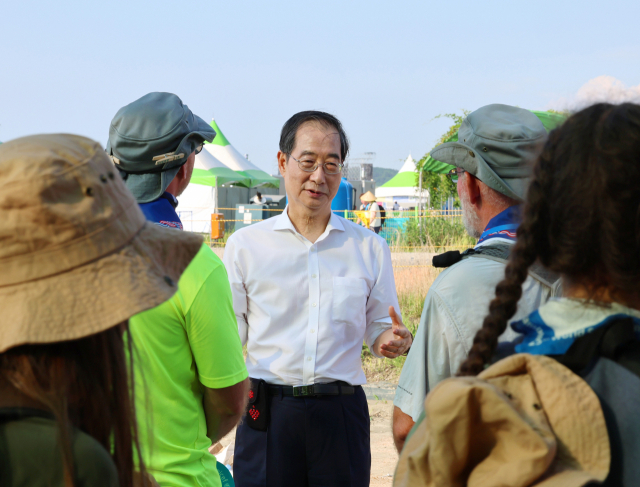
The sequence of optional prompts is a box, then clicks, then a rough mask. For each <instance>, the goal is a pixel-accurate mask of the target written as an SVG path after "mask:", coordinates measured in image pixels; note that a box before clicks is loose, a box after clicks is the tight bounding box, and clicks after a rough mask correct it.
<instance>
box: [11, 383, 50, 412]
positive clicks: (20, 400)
mask: <svg viewBox="0 0 640 487" xmlns="http://www.w3.org/2000/svg"><path fill="white" fill-rule="evenodd" d="M10 407H14V408H32V409H42V410H44V411H46V410H47V408H46V406H44V405H43V404H42V403H40V402H38V401H36V400H35V399H31V398H30V397H29V396H27V395H25V394H23V393H22V392H20V391H19V390H17V389H16V388H15V387H13V386H12V385H11V384H10V383H9V382H7V381H5V380H2V379H0V408H10Z"/></svg>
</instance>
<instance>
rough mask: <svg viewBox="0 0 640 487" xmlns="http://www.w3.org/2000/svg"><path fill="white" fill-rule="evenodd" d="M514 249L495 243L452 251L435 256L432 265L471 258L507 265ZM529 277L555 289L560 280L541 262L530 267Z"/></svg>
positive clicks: (445, 264)
mask: <svg viewBox="0 0 640 487" xmlns="http://www.w3.org/2000/svg"><path fill="white" fill-rule="evenodd" d="M512 247H513V245H512V244H505V243H494V244H491V245H483V246H482V247H480V248H478V249H467V250H465V251H464V252H462V253H460V251H458V250H451V251H449V252H445V253H443V254H440V255H436V256H434V257H433V259H432V264H433V266H434V267H450V266H452V265H453V264H456V263H458V262H460V261H461V260H463V259H467V258H469V257H479V258H482V259H488V260H493V261H495V262H501V263H503V264H506V263H507V261H508V260H509V254H510V253H511V248H512ZM529 275H530V276H531V277H533V278H534V279H535V280H536V281H538V282H540V283H542V284H544V285H545V286H547V287H549V288H553V287H554V285H555V284H556V283H557V282H558V280H559V279H560V278H559V276H558V275H557V274H555V273H553V272H551V271H549V270H547V269H545V268H544V267H543V266H542V264H540V263H539V262H535V263H534V264H533V265H532V266H531V267H529Z"/></svg>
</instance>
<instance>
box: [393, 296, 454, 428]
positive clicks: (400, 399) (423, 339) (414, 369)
mask: <svg viewBox="0 0 640 487" xmlns="http://www.w3.org/2000/svg"><path fill="white" fill-rule="evenodd" d="M455 329H456V328H455V326H454V324H453V321H452V318H451V316H450V314H449V313H448V311H447V308H446V305H445V303H444V302H443V300H442V298H441V297H440V296H439V295H438V293H437V292H436V291H435V290H434V289H431V290H429V292H428V293H427V297H426V299H425V302H424V308H423V309H422V315H421V317H420V325H419V326H418V331H417V332H416V336H415V339H414V341H413V344H412V345H411V350H410V351H409V354H408V356H407V360H406V361H405V363H404V366H403V368H402V372H401V374H400V380H399V381H398V387H397V389H396V397H395V399H394V401H393V404H394V406H396V407H398V408H399V409H400V410H402V412H403V413H405V414H407V415H409V416H411V417H412V418H413V420H414V421H416V420H417V419H418V417H419V416H420V414H421V413H422V412H423V411H424V399H425V397H426V395H427V393H428V392H429V391H430V390H431V389H433V388H434V387H435V386H436V384H438V382H440V381H442V380H444V379H446V378H448V377H451V370H452V363H453V364H455V363H461V362H462V360H464V358H465V357H466V352H465V351H464V346H463V345H462V344H461V343H459V341H456V340H454V341H453V343H451V339H450V337H451V335H450V333H449V332H451V331H453V332H454V333H455Z"/></svg>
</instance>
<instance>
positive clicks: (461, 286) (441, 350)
mask: <svg viewBox="0 0 640 487" xmlns="http://www.w3.org/2000/svg"><path fill="white" fill-rule="evenodd" d="M458 134H459V135H458V139H459V140H458V142H449V143H446V144H442V145H440V146H438V147H437V148H435V149H434V150H433V151H432V152H431V156H432V157H433V158H434V159H436V160H438V161H442V162H446V163H447V164H451V165H453V166H455V169H453V170H452V171H451V173H450V176H449V177H450V178H451V179H452V181H453V182H454V183H456V187H457V191H458V195H459V197H460V201H461V203H462V212H463V223H464V226H465V229H466V230H467V232H468V233H469V235H470V236H472V237H473V238H477V239H479V241H478V244H477V245H476V246H475V249H477V250H480V251H482V250H483V249H484V250H485V251H486V252H493V253H492V254H491V255H493V256H495V255H496V253H498V254H499V253H501V252H502V253H503V254H506V257H508V253H509V251H510V249H511V247H512V246H513V244H514V243H515V241H516V231H517V228H518V226H519V224H520V218H521V210H522V202H523V200H524V196H525V192H526V189H527V185H528V182H529V175H530V173H531V164H530V163H531V162H532V161H533V160H534V159H535V158H536V157H537V155H538V152H539V151H540V149H541V148H542V144H543V143H544V141H545V140H546V137H547V132H546V130H545V128H544V126H543V125H542V122H541V121H540V120H539V119H538V117H536V116H535V115H534V114H533V113H531V112H530V111H529V110H524V109H522V108H516V107H511V106H507V105H498V104H494V105H487V106H485V107H482V108H479V109H478V110H476V111H474V112H472V113H471V114H469V115H468V116H467V118H466V119H465V120H464V121H463V122H462V125H461V127H460V130H459V132H458ZM479 255H482V254H479ZM459 257H460V256H459V255H458V259H459ZM449 265H450V267H449V268H448V269H446V270H444V271H443V272H442V273H441V274H440V275H439V276H438V277H437V279H436V280H435V282H434V283H433V284H432V285H431V287H430V288H429V292H428V293H427V296H426V299H425V302H424V309H423V311H422V316H421V318H420V325H419V327H418V332H417V333H416V337H415V343H414V345H413V346H412V347H411V352H410V353H409V355H408V357H407V360H406V362H405V365H404V367H403V369H402V373H401V375H400V380H399V383H398V388H397V390H396V397H395V400H394V406H395V407H394V413H393V434H394V440H395V443H396V447H397V448H398V450H401V449H402V445H403V444H404V441H405V438H406V436H407V434H408V433H409V431H410V430H411V428H412V427H413V424H414V422H415V421H416V419H417V418H418V417H419V416H420V414H421V413H422V412H423V411H424V398H425V396H426V394H427V392H428V391H430V390H431V389H433V388H434V387H435V386H436V384H438V382H440V381H442V380H443V379H446V378H448V377H450V376H451V375H453V374H455V373H456V371H457V370H458V368H459V367H460V364H461V363H462V362H463V361H464V360H465V359H466V357H467V355H468V353H469V350H470V349H471V346H472V345H473V337H474V336H475V333H476V332H477V331H478V330H479V328H480V326H481V325H482V318H483V317H484V315H485V313H486V310H487V308H488V306H489V303H490V302H491V300H492V299H493V295H494V289H495V286H496V284H497V283H498V282H500V281H501V280H502V278H503V277H504V270H505V266H506V259H504V260H501V261H500V260H490V259H489V258H481V257H480V256H477V257H473V256H470V257H468V258H464V259H462V260H459V261H458V262H455V263H454V262H450V263H449ZM554 280H555V279H554ZM552 285H553V284H552V283H550V282H549V281H548V280H545V279H543V278H542V279H541V276H540V275H539V274H537V275H536V276H534V275H530V276H528V277H527V279H526V281H525V282H524V285H523V293H522V298H521V299H520V301H519V303H518V309H517V312H516V314H515V318H516V319H520V318H523V317H525V316H527V315H528V314H529V313H531V312H532V311H533V310H535V309H537V308H538V307H539V306H540V305H541V304H543V303H545V302H546V301H547V300H548V298H549V297H550V296H551V294H552ZM515 338H516V333H515V332H513V331H512V330H509V331H507V333H505V334H504V335H503V337H502V340H506V341H512V340H514V339H515Z"/></svg>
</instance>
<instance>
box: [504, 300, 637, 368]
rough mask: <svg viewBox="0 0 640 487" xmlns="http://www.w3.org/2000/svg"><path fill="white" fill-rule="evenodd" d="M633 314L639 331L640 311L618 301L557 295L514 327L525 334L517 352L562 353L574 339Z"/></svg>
mask: <svg viewBox="0 0 640 487" xmlns="http://www.w3.org/2000/svg"><path fill="white" fill-rule="evenodd" d="M627 317H631V318H632V319H633V321H634V325H635V330H636V335H638V334H640V311H638V310H635V309H632V308H627V307H626V306H623V305H622V304H619V303H611V304H609V305H602V304H595V303H593V302H589V301H586V300H583V299H573V298H554V299H551V300H549V301H548V302H547V303H545V304H544V305H542V306H541V307H540V308H539V309H538V310H537V311H534V312H533V313H531V314H530V315H529V316H527V317H526V318H524V319H523V320H520V321H516V322H513V323H511V328H513V329H514V330H515V331H516V332H518V333H521V334H523V335H524V336H523V339H522V343H520V344H518V345H517V346H516V352H518V353H531V354H534V355H562V354H564V353H566V351H567V350H569V347H571V345H572V344H573V342H574V341H575V340H576V339H577V338H579V337H581V336H582V335H585V334H586V333H590V332H592V331H594V330H595V329H596V328H599V327H601V326H603V325H606V324H607V323H610V322H611V321H613V320H616V319H619V318H627Z"/></svg>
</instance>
